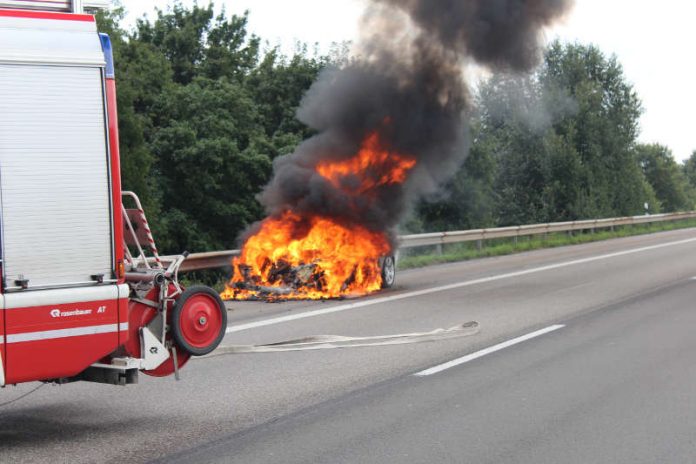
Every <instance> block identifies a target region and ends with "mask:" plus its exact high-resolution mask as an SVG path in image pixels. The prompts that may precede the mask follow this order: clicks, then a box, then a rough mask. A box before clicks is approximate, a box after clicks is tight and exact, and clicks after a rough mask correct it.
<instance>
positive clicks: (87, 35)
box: [0, 16, 105, 66]
mask: <svg viewBox="0 0 696 464" xmlns="http://www.w3.org/2000/svg"><path fill="white" fill-rule="evenodd" d="M0 63H25V64H26V63H41V64H57V65H73V66H104V64H105V60H104V53H103V52H102V49H101V43H100V41H99V36H98V35H97V25H96V23H95V22H94V21H70V20H55V19H36V18H15V17H5V16H0Z"/></svg>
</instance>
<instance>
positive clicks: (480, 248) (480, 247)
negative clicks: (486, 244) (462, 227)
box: [476, 240, 483, 251]
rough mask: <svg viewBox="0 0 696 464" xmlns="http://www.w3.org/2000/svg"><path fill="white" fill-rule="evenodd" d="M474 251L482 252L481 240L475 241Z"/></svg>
mask: <svg viewBox="0 0 696 464" xmlns="http://www.w3.org/2000/svg"><path fill="white" fill-rule="evenodd" d="M476 250H477V251H481V250H483V240H476Z"/></svg>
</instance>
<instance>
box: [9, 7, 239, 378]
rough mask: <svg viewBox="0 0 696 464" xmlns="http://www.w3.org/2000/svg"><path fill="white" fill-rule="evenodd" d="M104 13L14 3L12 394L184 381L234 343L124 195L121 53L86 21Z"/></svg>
mask: <svg viewBox="0 0 696 464" xmlns="http://www.w3.org/2000/svg"><path fill="white" fill-rule="evenodd" d="M104 3H106V4H107V5H104ZM104 6H108V2H106V1H105V0H72V1H70V0H45V1H36V0H15V1H2V0H0V253H1V254H0V265H1V270H2V272H1V274H0V275H1V277H2V283H1V285H0V292H1V294H0V386H5V385H10V384H17V383H21V382H29V381H37V380H39V381H51V382H58V383H64V382H71V381H76V380H87V381H96V382H103V383H112V384H118V385H125V384H130V383H135V382H136V381H137V377H138V373H139V372H141V371H142V372H144V373H146V374H149V375H153V376H166V375H170V374H172V373H174V374H178V371H179V369H180V368H181V367H182V366H183V365H184V363H186V361H188V359H189V358H190V357H191V356H201V355H205V354H208V353H210V352H211V351H213V350H214V349H215V348H216V347H217V346H218V344H219V343H220V341H221V340H222V338H223V337H224V335H225V329H226V325H227V313H226V310H225V307H224V305H223V303H222V301H221V299H220V297H219V296H218V295H217V293H216V292H215V291H213V290H212V289H210V288H207V287H201V286H196V287H190V288H187V289H185V288H183V286H182V285H181V284H179V282H178V268H179V266H180V265H181V263H182V261H183V260H184V259H185V257H186V254H183V255H181V256H178V257H176V258H175V259H173V260H170V261H169V262H163V260H162V259H160V257H159V255H158V253H157V248H156V247H155V243H154V240H153V239H152V234H151V233H150V229H149V226H148V223H147V220H146V219H145V215H144V213H143V210H142V207H141V205H140V202H139V201H138V198H137V196H136V195H135V194H133V193H131V192H122V191H121V181H120V173H119V168H120V167H119V143H118V125H117V113H116V83H115V75H114V64H113V58H112V51H111V43H110V40H109V38H108V37H107V36H106V35H104V34H99V33H98V32H97V27H96V23H95V20H94V17H93V16H92V15H90V14H85V11H90V10H89V8H97V7H104Z"/></svg>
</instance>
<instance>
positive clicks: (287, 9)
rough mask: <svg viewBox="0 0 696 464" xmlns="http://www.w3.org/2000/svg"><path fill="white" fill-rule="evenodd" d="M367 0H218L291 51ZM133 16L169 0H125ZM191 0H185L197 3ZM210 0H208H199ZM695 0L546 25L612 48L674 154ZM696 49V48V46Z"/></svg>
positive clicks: (686, 101)
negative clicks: (248, 14) (297, 44)
mask: <svg viewBox="0 0 696 464" xmlns="http://www.w3.org/2000/svg"><path fill="white" fill-rule="evenodd" d="M364 1H365V0H330V1H329V0H292V1H289V0H216V1H215V4H216V5H217V6H223V5H224V7H225V9H226V11H227V12H228V13H231V14H241V13H243V12H244V11H246V10H249V12H250V17H249V29H250V30H251V31H252V32H254V33H255V34H257V35H259V36H260V37H262V38H263V39H264V40H267V41H268V42H269V44H270V45H271V46H275V45H280V46H281V47H282V48H283V49H284V50H286V51H292V49H293V47H294V44H295V43H296V42H297V41H300V42H305V43H308V44H315V43H317V44H318V45H319V47H320V50H323V51H327V50H328V49H329V46H330V44H331V43H332V42H343V41H350V40H352V39H354V38H356V36H357V29H358V22H359V19H360V15H361V11H362V8H363V6H364ZM121 2H122V3H123V5H124V6H125V7H126V10H127V11H128V12H129V15H128V16H127V18H126V20H127V23H128V24H134V22H135V19H136V18H138V17H141V16H142V15H143V14H149V15H150V17H153V15H154V9H155V7H158V8H162V9H166V6H167V5H168V4H169V3H170V0H152V1H147V0H121ZM193 2H194V0H182V3H184V4H193ZM199 3H200V4H204V5H205V4H207V3H208V2H207V0H202V1H199ZM694 17H696V2H689V1H685V0H661V1H660V2H656V1H654V0H576V5H575V8H574V9H573V11H572V12H571V13H570V14H569V15H568V16H567V17H566V18H564V20H563V22H562V23H560V24H559V25H557V26H555V27H553V28H552V29H550V30H547V31H546V33H545V34H546V39H547V40H549V41H551V40H554V39H556V38H558V39H560V40H562V41H570V42H573V41H579V42H580V43H593V44H595V45H597V46H598V47H599V48H600V49H601V50H602V51H603V52H604V53H605V54H607V55H612V54H615V55H616V56H617V57H618V60H619V62H620V63H621V64H622V65H623V67H624V72H625V75H626V78H627V79H628V81H629V82H631V83H632V84H633V85H634V87H635V89H636V91H637V93H638V95H639V96H640V98H641V99H642V101H643V106H644V114H643V116H642V117H641V121H640V122H641V136H640V140H641V141H642V142H645V143H661V144H663V145H666V146H668V147H669V148H670V149H672V152H673V153H674V156H675V158H676V159H677V160H679V161H681V160H684V159H686V158H688V157H689V156H690V155H691V153H692V152H693V151H694V150H696V130H695V128H694V127H693V125H694V121H693V120H692V119H691V118H692V117H693V115H694V114H696V92H694V91H692V86H694V85H696V83H694V82H693V81H694V80H695V78H696V59H694V58H689V56H692V53H693V52H692V53H689V52H690V51H691V50H690V48H692V44H696V28H694V27H693V18H694ZM694 55H696V54H694Z"/></svg>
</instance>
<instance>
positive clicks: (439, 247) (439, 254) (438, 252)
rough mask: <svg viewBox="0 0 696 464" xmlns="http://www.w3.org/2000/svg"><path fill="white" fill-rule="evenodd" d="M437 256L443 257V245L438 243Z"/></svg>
mask: <svg viewBox="0 0 696 464" xmlns="http://www.w3.org/2000/svg"><path fill="white" fill-rule="evenodd" d="M435 254H436V255H438V256H442V243H438V244H437V245H435Z"/></svg>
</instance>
